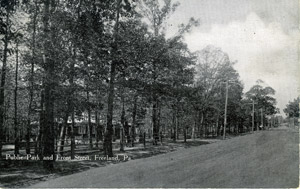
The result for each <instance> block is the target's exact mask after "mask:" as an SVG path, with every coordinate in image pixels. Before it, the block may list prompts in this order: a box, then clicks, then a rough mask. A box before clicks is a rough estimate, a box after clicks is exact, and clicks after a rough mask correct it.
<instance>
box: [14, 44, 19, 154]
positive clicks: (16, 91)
mask: <svg viewBox="0 0 300 189" xmlns="http://www.w3.org/2000/svg"><path fill="white" fill-rule="evenodd" d="M18 69H19V45H18V42H17V44H16V74H15V99H14V100H15V116H14V122H15V128H14V129H15V154H19V133H18V132H19V126H18Z"/></svg>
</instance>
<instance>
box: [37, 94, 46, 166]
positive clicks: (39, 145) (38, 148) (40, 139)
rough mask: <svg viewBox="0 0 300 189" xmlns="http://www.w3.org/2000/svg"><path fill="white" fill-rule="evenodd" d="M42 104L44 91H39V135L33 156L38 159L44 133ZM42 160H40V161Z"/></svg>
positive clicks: (40, 154) (41, 150)
mask: <svg viewBox="0 0 300 189" xmlns="http://www.w3.org/2000/svg"><path fill="white" fill-rule="evenodd" d="M44 103H45V97H44V91H43V90H42V91H41V102H40V124H39V134H38V140H37V149H36V150H37V151H36V152H35V154H38V155H39V156H40V157H43V146H44V142H43V141H44V139H43V135H44V134H43V133H44V124H45V123H44V117H45V116H44ZM42 159H43V158H41V160H42Z"/></svg>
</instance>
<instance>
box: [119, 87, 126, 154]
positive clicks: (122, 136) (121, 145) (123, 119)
mask: <svg viewBox="0 0 300 189" xmlns="http://www.w3.org/2000/svg"><path fill="white" fill-rule="evenodd" d="M121 100H122V114H121V124H122V126H121V128H120V151H121V152H124V128H125V102H124V89H122V96H121Z"/></svg>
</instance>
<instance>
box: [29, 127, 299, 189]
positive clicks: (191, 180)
mask: <svg viewBox="0 0 300 189" xmlns="http://www.w3.org/2000/svg"><path fill="white" fill-rule="evenodd" d="M298 181H299V133H298V132H296V130H291V129H288V128H281V129H276V130H272V131H270V130H269V131H260V132H258V133H254V134H251V135H246V136H240V137H236V138H233V139H230V140H225V141H221V142H217V143H212V144H208V145H203V146H199V147H192V148H188V149H182V150H178V151H176V152H171V153H167V154H163V155H158V156H153V157H150V158H145V159H138V160H132V161H128V162H125V163H120V164H114V165H109V166H106V167H100V168H95V169H91V170H88V171H85V172H81V173H76V174H73V175H69V176H64V177H60V178H57V179H54V180H49V181H46V182H42V183H39V184H37V185H33V186H30V187H38V188H41V187H51V188H52V187H59V188H61V187H114V188H115V187H127V188H131V187H157V188H160V187H184V188H185V187H199V188H207V187H210V188H215V187H230V188H232V187H243V188H244V187H249V188H250V187H255V188H260V187H270V188H295V187H296V188H297V187H298V186H299V184H298Z"/></svg>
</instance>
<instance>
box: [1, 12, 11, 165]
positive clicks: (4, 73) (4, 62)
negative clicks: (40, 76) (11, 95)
mask: <svg viewBox="0 0 300 189" xmlns="http://www.w3.org/2000/svg"><path fill="white" fill-rule="evenodd" d="M6 11H7V12H6V29H5V36H4V50H3V66H2V73H1V84H0V160H1V159H2V155H1V154H2V140H3V138H4V132H3V131H4V120H5V118H4V115H5V110H4V109H5V108H4V89H5V79H6V64H7V52H8V42H9V39H8V35H9V34H8V25H9V8H7V9H6Z"/></svg>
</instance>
